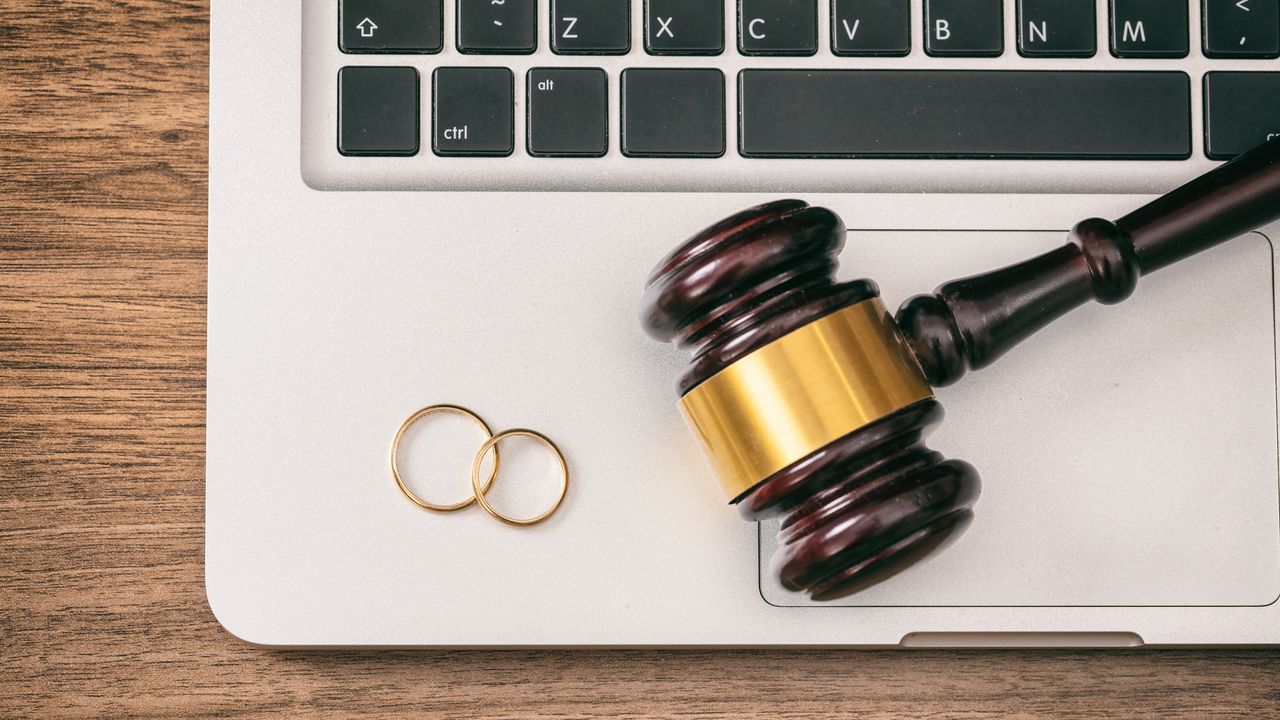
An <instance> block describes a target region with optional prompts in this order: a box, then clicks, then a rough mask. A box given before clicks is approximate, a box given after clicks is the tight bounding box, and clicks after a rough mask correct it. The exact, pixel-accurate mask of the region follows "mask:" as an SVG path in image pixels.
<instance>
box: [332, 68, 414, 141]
mask: <svg viewBox="0 0 1280 720" xmlns="http://www.w3.org/2000/svg"><path fill="white" fill-rule="evenodd" d="M338 152H340V153H342V154H343V155H417V154H418V71H417V70H415V69H413V68H411V67H344V68H342V69H341V70H339V71H338Z"/></svg>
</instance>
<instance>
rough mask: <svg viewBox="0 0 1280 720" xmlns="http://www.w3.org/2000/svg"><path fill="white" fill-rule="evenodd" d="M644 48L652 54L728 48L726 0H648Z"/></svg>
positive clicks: (705, 52) (710, 52)
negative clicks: (726, 44)
mask: <svg viewBox="0 0 1280 720" xmlns="http://www.w3.org/2000/svg"><path fill="white" fill-rule="evenodd" d="M644 49H645V51H646V52H648V53H649V54H650V55H719V54H720V53H722V52H724V2H722V0H645V3H644Z"/></svg>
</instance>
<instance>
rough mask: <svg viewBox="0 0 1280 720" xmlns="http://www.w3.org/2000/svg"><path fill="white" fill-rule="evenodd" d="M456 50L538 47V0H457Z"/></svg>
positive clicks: (518, 51)
mask: <svg viewBox="0 0 1280 720" xmlns="http://www.w3.org/2000/svg"><path fill="white" fill-rule="evenodd" d="M457 23H458V51H459V52H464V53H498V54H524V55H527V54H529V53H532V52H533V51H534V50H535V49H536V48H537V47H538V2H537V0H458V19H457Z"/></svg>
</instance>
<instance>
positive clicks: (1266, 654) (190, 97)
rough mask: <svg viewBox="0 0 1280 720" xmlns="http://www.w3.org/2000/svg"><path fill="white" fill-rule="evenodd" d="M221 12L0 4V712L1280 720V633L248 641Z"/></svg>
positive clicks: (192, 6)
mask: <svg viewBox="0 0 1280 720" xmlns="http://www.w3.org/2000/svg"><path fill="white" fill-rule="evenodd" d="M245 1H249V0H245ZM259 1H270V2H286V1H288V2H296V1H297V0H259ZM308 1H313V0H308ZM314 1H321V0H314ZM207 20H208V8H207V7H206V6H205V3H203V2H197V1H194V0H182V1H180V2H179V1H176V0H129V1H127V2H107V1H106V0H101V1H97V2H93V1H90V0H78V1H75V2H72V1H70V0H68V1H66V2H57V3H54V2H44V1H42V2H38V3H37V2H31V3H25V4H19V3H16V2H14V3H9V4H8V5H7V6H6V8H5V9H4V10H3V12H0V717H5V718H8V717H33V718H34V717H39V718H60V717H77V718H78V717H175V718H176V717H206V716H208V717H212V716H217V717H251V716H262V715H268V714H274V713H282V714H283V715H282V716H286V717H338V716H345V715H356V714H360V715H364V716H387V717H392V716H397V717H398V716H406V715H417V714H421V715H436V716H442V717H458V718H473V717H478V716H502V717H512V718H525V717H562V718H572V717H582V718H588V717H601V716H607V717H642V716H660V715H684V716H693V717H700V718H701V717H716V716H720V717H735V718H737V717H761V718H785V717H812V716H815V715H819V714H821V715H844V716H849V717H864V718H866V717H899V716H921V717H964V718H968V717H973V718H977V717H983V718H991V717H1034V716H1052V717H1086V716H1088V717H1097V716H1105V717H1120V718H1127V717H1135V716H1143V715H1145V716H1151V717H1162V718H1163V717H1170V716H1175V715H1185V716H1186V717H1201V718H1202V717H1229V716H1241V715H1248V716H1251V717H1267V716H1270V717H1280V680H1278V677H1280V675H1278V674H1280V652H1278V651H1275V650H1268V651H1250V650H1231V651H1205V650H1188V651H1173V650H1167V651H1150V650H1146V651H1141V650H1140V651H1129V652H1032V651H1003V652H978V651H973V652H935V651H888V652H867V651H848V652H801V651H758V652H756V651H750V652H749V651H731V652H714V651H698V652H691V651H612V652H605V651H592V652H585V651H584V652H570V651H539V652H525V651H520V652H516V651H511V652H480V651H468V652H275V651H270V650H262V649H258V648H255V647H250V646H248V645H245V644H244V643H241V642H240V641H239V640H236V639H235V638H233V637H231V636H230V635H228V634H227V633H226V632H224V631H223V630H222V629H221V627H219V625H218V624H217V622H216V621H215V620H214V619H213V616H212V615H211V614H210V613H209V609H208V606H207V605H206V604H205V597H204V583H203V572H202V570H203V568H202V549H203V547H202V542H203V496H204V485H203V477H204V474H203V468H204V453H203V441H204V431H203V418H204V311H205V239H206V233H205V191H206V185H205V161H206V156H207V138H206V123H207V116H208V114H207V104H208V102H207V96H206V92H207V61H208V42H207V36H208V22H207Z"/></svg>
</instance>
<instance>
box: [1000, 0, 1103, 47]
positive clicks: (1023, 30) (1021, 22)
mask: <svg viewBox="0 0 1280 720" xmlns="http://www.w3.org/2000/svg"><path fill="white" fill-rule="evenodd" d="M1093 5H1094V0H1018V54H1020V55H1022V56H1023V57H1093V55H1094V54H1095V53H1097V51H1098V42H1097V39H1096V35H1097V25H1096V23H1095V20H1094V18H1095V16H1094V11H1093Z"/></svg>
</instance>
